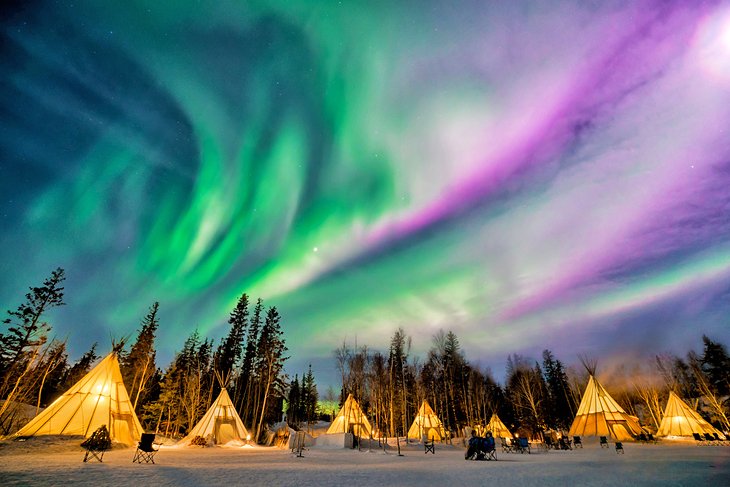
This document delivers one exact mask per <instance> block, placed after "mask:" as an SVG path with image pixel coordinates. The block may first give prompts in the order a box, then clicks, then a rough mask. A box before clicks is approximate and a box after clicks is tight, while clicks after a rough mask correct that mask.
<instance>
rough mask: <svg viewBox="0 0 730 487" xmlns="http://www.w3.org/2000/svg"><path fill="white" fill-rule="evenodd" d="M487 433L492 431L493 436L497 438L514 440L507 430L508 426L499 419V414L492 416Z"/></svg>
mask: <svg viewBox="0 0 730 487" xmlns="http://www.w3.org/2000/svg"><path fill="white" fill-rule="evenodd" d="M487 431H491V432H492V436H494V437H495V438H514V437H513V436H512V433H510V431H509V430H508V429H507V426H505V424H504V423H503V422H502V420H501V419H499V416H497V413H494V414H492V418H491V419H490V420H489V424H488V425H487Z"/></svg>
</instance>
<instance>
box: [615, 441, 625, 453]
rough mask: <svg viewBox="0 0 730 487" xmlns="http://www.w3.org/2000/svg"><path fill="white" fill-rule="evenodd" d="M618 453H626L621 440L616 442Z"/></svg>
mask: <svg viewBox="0 0 730 487" xmlns="http://www.w3.org/2000/svg"><path fill="white" fill-rule="evenodd" d="M616 453H621V454H623V453H624V444H623V443H621V442H620V441H617V442H616Z"/></svg>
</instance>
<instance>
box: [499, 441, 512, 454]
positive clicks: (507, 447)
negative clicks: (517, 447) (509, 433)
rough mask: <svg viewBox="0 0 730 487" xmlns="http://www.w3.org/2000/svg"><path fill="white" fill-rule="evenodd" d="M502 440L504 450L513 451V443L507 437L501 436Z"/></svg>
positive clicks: (505, 451)
mask: <svg viewBox="0 0 730 487" xmlns="http://www.w3.org/2000/svg"><path fill="white" fill-rule="evenodd" d="M500 439H501V440H502V452H504V453H512V443H511V442H510V441H509V440H508V439H507V438H500Z"/></svg>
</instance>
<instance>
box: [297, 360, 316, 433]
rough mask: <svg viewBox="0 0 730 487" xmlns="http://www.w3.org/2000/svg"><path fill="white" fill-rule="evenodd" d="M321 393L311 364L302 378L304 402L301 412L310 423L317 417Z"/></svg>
mask: <svg viewBox="0 0 730 487" xmlns="http://www.w3.org/2000/svg"><path fill="white" fill-rule="evenodd" d="M318 400H319V394H318V393H317V384H315V383H314V374H313V373H312V364H309V370H307V375H305V376H304V377H303V378H302V402H301V412H302V414H303V416H304V420H305V421H306V422H307V425H309V424H310V423H311V422H312V421H314V420H315V419H316V417H317V401H318Z"/></svg>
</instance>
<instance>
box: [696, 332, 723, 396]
mask: <svg viewBox="0 0 730 487" xmlns="http://www.w3.org/2000/svg"><path fill="white" fill-rule="evenodd" d="M702 344H703V346H704V349H703V352H702V357H701V359H700V363H701V366H702V371H703V372H704V373H705V375H706V376H707V379H708V381H709V382H710V384H712V386H713V388H714V389H715V391H716V392H717V394H718V395H719V396H727V395H729V394H730V356H728V353H727V349H726V348H725V345H723V344H722V343H719V342H715V341H712V340H711V339H710V338H709V337H707V336H706V335H702Z"/></svg>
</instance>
